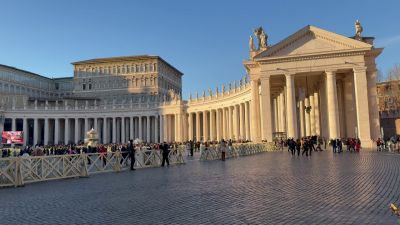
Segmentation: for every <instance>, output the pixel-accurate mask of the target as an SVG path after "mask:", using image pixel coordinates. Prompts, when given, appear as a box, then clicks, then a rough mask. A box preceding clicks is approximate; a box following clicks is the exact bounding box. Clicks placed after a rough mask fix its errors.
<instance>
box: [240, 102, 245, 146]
mask: <svg viewBox="0 0 400 225" xmlns="http://www.w3.org/2000/svg"><path fill="white" fill-rule="evenodd" d="M239 126H240V134H239V138H240V139H241V140H244V139H245V136H246V135H245V130H246V129H245V127H244V104H243V103H240V104H239Z"/></svg>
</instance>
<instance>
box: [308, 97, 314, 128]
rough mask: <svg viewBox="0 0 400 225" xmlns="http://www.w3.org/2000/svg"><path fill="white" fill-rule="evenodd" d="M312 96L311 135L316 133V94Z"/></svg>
mask: <svg viewBox="0 0 400 225" xmlns="http://www.w3.org/2000/svg"><path fill="white" fill-rule="evenodd" d="M309 98H310V106H311V111H310V127H311V128H310V129H311V135H315V105H314V95H313V94H311V95H310V96H309Z"/></svg>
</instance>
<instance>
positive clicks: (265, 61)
mask: <svg viewBox="0 0 400 225" xmlns="http://www.w3.org/2000/svg"><path fill="white" fill-rule="evenodd" d="M368 50H369V49H356V50H346V51H335V52H327V53H320V54H315V53H313V54H304V55H293V56H280V57H273V58H262V59H256V60H257V62H259V63H260V64H261V65H265V64H273V63H285V62H296V61H306V60H316V59H327V58H337V57H346V56H358V55H365V54H366V52H367V51H368Z"/></svg>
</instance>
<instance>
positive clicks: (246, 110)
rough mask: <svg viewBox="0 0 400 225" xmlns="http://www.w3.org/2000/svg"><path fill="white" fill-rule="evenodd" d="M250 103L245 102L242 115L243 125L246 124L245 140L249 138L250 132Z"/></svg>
mask: <svg viewBox="0 0 400 225" xmlns="http://www.w3.org/2000/svg"><path fill="white" fill-rule="evenodd" d="M249 105H250V103H249V102H245V105H244V114H245V115H244V116H245V126H246V140H250V139H251V133H250V106H249Z"/></svg>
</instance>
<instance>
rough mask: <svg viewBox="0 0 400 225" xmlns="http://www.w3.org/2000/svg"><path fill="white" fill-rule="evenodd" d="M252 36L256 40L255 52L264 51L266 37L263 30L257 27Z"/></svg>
mask: <svg viewBox="0 0 400 225" xmlns="http://www.w3.org/2000/svg"><path fill="white" fill-rule="evenodd" d="M254 35H255V36H256V37H257V40H258V48H257V50H260V49H266V48H267V39H268V36H267V35H266V34H265V32H264V30H263V28H262V27H258V28H256V29H254Z"/></svg>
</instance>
